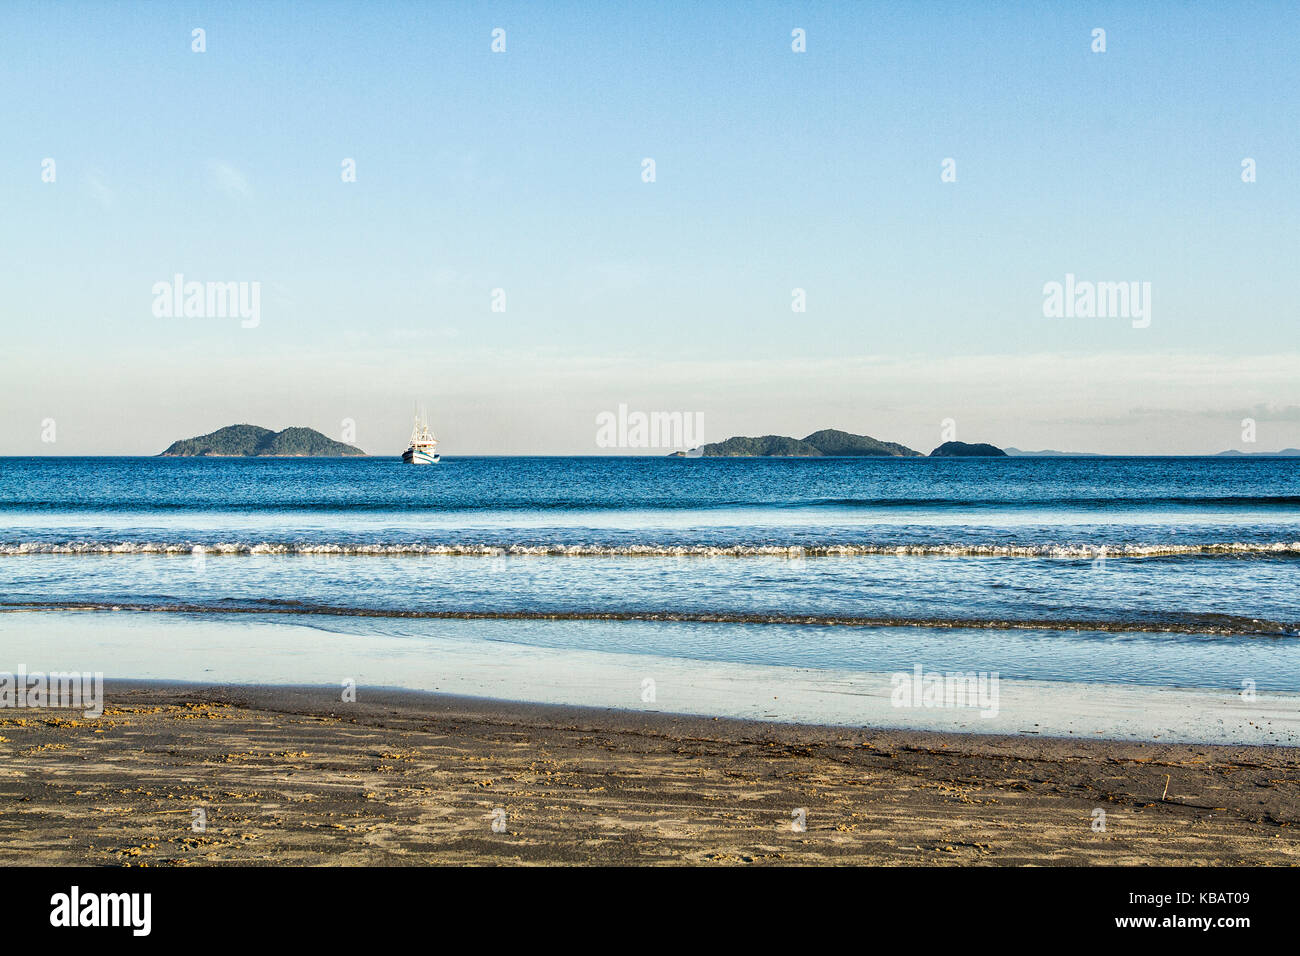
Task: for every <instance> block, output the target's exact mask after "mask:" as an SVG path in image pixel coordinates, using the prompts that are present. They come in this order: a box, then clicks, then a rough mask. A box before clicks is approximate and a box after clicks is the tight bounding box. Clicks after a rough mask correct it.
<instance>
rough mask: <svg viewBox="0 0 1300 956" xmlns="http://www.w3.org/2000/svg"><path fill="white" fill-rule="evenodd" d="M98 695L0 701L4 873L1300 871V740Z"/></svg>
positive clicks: (114, 692)
mask: <svg viewBox="0 0 1300 956" xmlns="http://www.w3.org/2000/svg"><path fill="white" fill-rule="evenodd" d="M107 699H108V701H109V706H108V707H107V708H106V710H105V713H104V715H103V717H101V718H98V719H86V718H83V717H82V716H81V715H80V714H79V713H71V712H68V711H32V710H27V711H14V710H10V711H0V864H4V865H14V864H19V865H21V864H61V863H89V864H110V865H117V864H134V865H143V864H148V865H154V866H156V865H196V864H220V863H251V864H277V863H280V864H408V863H409V864H431V863H462V864H463V863H491V864H499V863H605V864H610V863H613V864H647V863H693V864H706V865H711V864H741V865H750V864H760V863H785V864H825V863H874V864H890V865H893V864H921V865H965V864H983V865H989V864H1002V865H1007V864H1121V863H1124V864H1136V863H1165V864H1187V865H1196V864H1213V863H1220V864H1223V863H1227V864H1245V863H1250V864H1284V865H1287V864H1296V863H1300V825H1298V824H1297V819H1298V818H1300V750H1294V749H1286V748H1267V747H1220V746H1208V745H1206V746H1197V745H1169V744H1135V743H1113V742H1105V741H1091V740H1090V741H1075V740H1057V739H1038V738H1024V737H1017V738H1008V737H985V736H964V735H953V734H926V733H917V732H901V731H874V730H848V729H843V728H826V727H811V726H795V725H783V724H766V723H751V722H744V721H728V720H713V719H708V718H693V717H673V716H668V715H655V714H650V715H647V714H639V713H626V712H617V711H605V710H587V709H578V708H560V707H538V706H530V705H524V704H512V703H503V702H491V701H480V700H468V699H464V698H449V697H439V696H431V695H423V694H413V693H401V692H384V691H369V692H367V691H364V690H363V691H361V692H360V702H358V703H355V704H344V703H341V702H339V700H338V691H337V690H336V689H326V690H320V689H316V690H312V689H285V688H208V687H197V686H178V685H157V684H154V685H148V684H132V685H121V684H119V685H110V687H109V688H108V693H107ZM1166 787H1167V792H1166ZM196 807H204V808H206V812H207V832H206V833H196V832H193V830H192V829H191V824H192V820H193V813H192V810H193V809H194V808H196ZM497 808H501V809H502V810H504V811H505V823H506V829H505V832H502V833H495V832H493V830H492V820H493V811H494V810H495V809H497ZM796 808H803V809H804V810H806V815H807V830H806V832H795V830H794V829H793V827H792V823H793V818H792V811H794V810H795V809H796ZM1098 808H1100V809H1103V810H1105V812H1106V829H1105V832H1096V831H1094V830H1093V828H1092V824H1093V819H1094V816H1093V813H1094V810H1096V809H1098Z"/></svg>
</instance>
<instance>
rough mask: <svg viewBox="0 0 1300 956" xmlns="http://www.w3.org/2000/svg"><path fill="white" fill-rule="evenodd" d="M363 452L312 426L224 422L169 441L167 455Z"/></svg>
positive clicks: (336, 454)
mask: <svg viewBox="0 0 1300 956" xmlns="http://www.w3.org/2000/svg"><path fill="white" fill-rule="evenodd" d="M357 455H365V452H364V451H362V450H361V449H360V448H356V447H354V446H352V445H345V444H343V442H341V441H335V440H334V439H332V438H327V437H326V436H324V435H322V434H321V433H320V432H318V431H316V430H315V429H314V428H286V429H285V430H284V431H279V432H276V431H272V430H271V429H269V428H262V427H260V426H258V425H227V426H226V427H225V428H218V429H217V430H216V431H214V432H212V433H211V434H209V435H200V436H198V437H197V438H186V439H183V440H182V441H177V442H172V444H171V445H170V446H169V447H168V449H167V450H166V451H165V452H163V453H162V456H160V457H167V458H194V457H202V458H343V457H354V456H357Z"/></svg>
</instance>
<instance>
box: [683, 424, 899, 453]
mask: <svg viewBox="0 0 1300 956" xmlns="http://www.w3.org/2000/svg"><path fill="white" fill-rule="evenodd" d="M701 455H702V457H704V458H816V457H820V456H826V457H851V458H860V457H867V456H871V457H887V458H920V457H922V456H921V453H920V452H919V451H914V450H913V449H911V448H908V447H907V446H906V445H900V444H898V443H897V442H892V441H880V440H879V439H876V438H872V437H871V436H869V435H854V434H851V433H850V432H842V431H839V430H838V429H834V428H823V429H822V430H821V431H819V432H813V433H812V434H811V435H809V436H808V437H807V438H787V437H786V436H784V435H763V436H761V437H759V438H743V437H736V438H728V439H727V440H726V441H720V442H713V443H712V444H708V445H705V446H704V447H703V448H702V449H701Z"/></svg>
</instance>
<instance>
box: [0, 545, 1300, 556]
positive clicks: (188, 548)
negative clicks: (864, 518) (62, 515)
mask: <svg viewBox="0 0 1300 956" xmlns="http://www.w3.org/2000/svg"><path fill="white" fill-rule="evenodd" d="M196 552H198V553H203V554H205V555H214V556H220V555H232V556H238V555H286V556H312V555H340V556H351V557H404V556H412V557H419V556H424V555H433V556H436V555H447V556H466V557H500V556H521V557H527V556H553V557H570V558H583V557H732V558H748V557H773V558H804V557H809V558H816V557H859V556H871V555H916V556H937V557H1006V558H1065V559H1095V558H1098V557H1106V558H1148V557H1164V556H1175V555H1189V556H1194V555H1207V556H1213V555H1225V554H1227V555H1252V554H1258V555H1291V554H1300V541H1273V542H1254V541H1215V542H1200V543H1192V544H1171V543H1133V544H1105V545H1103V544H1090V543H1081V542H1070V543H1043V544H962V543H942V542H940V543H913V544H870V543H863V544H825V545H795V544H791V545H784V544H752V545H751V544H724V545H710V544H616V545H604V544H558V543H553V544H522V543H521V544H474V543H448V544H439V543H431V544H419V543H400V542H399V543H382V542H375V543H359V544H349V543H331V542H320V543H299V542H276V541H256V542H254V541H223V542H215V543H207V544H200V543H196V542H192V541H178V542H164V541H67V542H47V541H22V542H9V543H3V544H0V557H20V556H24V555H115V554H117V555H122V554H125V555H193V554H194V553H196Z"/></svg>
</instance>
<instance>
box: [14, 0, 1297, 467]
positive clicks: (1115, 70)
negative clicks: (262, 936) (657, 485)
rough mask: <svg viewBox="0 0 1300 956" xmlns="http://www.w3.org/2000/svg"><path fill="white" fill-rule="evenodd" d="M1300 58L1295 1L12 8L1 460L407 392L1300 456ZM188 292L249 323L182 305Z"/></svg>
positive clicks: (509, 424) (905, 433) (475, 438)
mask: <svg viewBox="0 0 1300 956" xmlns="http://www.w3.org/2000/svg"><path fill="white" fill-rule="evenodd" d="M196 28H202V29H203V30H204V31H205V33H206V52H202V53H196V52H193V50H192V43H193V40H192V31H193V30H194V29H196ZM495 28H502V29H504V30H505V31H506V33H505V37H506V49H505V52H502V53H494V52H492V49H491V44H492V31H493V30H494V29H495ZM796 28H799V29H802V30H804V31H806V44H807V50H806V52H803V53H796V52H794V51H793V50H792V49H791V44H792V37H791V31H792V30H794V29H796ZM1094 28H1102V29H1104V30H1105V31H1106V51H1105V52H1104V53H1095V52H1093V51H1092V46H1093V43H1094V41H1093V37H1092V31H1093V29H1094ZM1298 59H1300V7H1297V5H1296V4H1294V3H1281V2H1278V3H1240V4H1238V3H1226V2H1225V3H1217V4H1210V3H1188V2H1176V3H1143V4H1132V3H1118V4H1104V3H1073V2H1071V3H1042V2H1035V3H1023V4H1019V3H1017V4H999V3H994V2H970V3H959V2H948V3H937V2H936V3H890V4H874V3H848V2H844V3H837V4H815V3H788V4H787V3H766V2H765V3H740V2H733V3H730V4H709V3H702V4H683V3H672V2H665V3H644V4H636V5H633V4H621V3H620V4H613V3H599V2H591V3H582V4H579V3H558V2H557V3H542V2H527V3H520V4H505V3H490V2H489V3H451V2H426V3H391V2H355V3H344V2H335V3H325V2H321V3H305V2H299V3H292V4H290V3H275V2H257V3H225V2H223V3H215V2H212V3H174V4H171V3H169V4H163V3H107V2H87V3H60V4H49V3H32V4H27V3H21V2H15V0H7V2H5V3H4V4H0V222H2V223H3V226H2V227H0V255H2V257H3V263H4V265H3V275H4V282H3V296H0V330H2V332H3V339H2V340H0V341H2V344H0V349H2V350H3V354H4V356H5V360H4V364H3V368H4V372H5V374H4V385H3V387H2V388H0V454H62V455H71V454H153V453H156V452H158V451H161V450H162V448H164V447H165V446H166V445H167V444H169V443H170V442H171V441H172V440H174V439H176V438H182V437H189V436H192V435H196V434H200V433H204V432H207V431H211V430H213V429H215V428H217V427H219V426H222V425H226V424H232V423H237V422H251V423H255V424H261V425H265V426H268V427H273V428H282V427H285V426H287V425H298V424H301V425H309V426H312V427H315V428H318V429H320V430H321V431H324V432H326V433H327V434H330V435H331V436H333V437H339V436H340V434H341V429H342V427H343V425H342V423H343V421H344V420H345V419H351V420H353V421H355V423H356V442H357V444H359V445H360V446H361V447H362V448H364V449H365V450H367V451H369V452H371V453H375V454H394V455H395V454H399V453H400V452H401V451H402V449H403V448H404V447H405V439H406V437H407V435H408V433H409V428H410V425H409V416H410V410H411V407H412V404H413V403H415V402H420V403H422V404H424V405H426V406H428V408H429V410H430V416H431V419H432V425H433V427H434V429H435V431H436V432H437V433H438V435H439V437H440V438H441V439H442V440H443V451H444V452H445V453H447V454H452V455H454V454H477V453H485V454H515V453H540V454H595V453H599V452H601V451H602V449H600V448H597V447H596V445H595V437H596V425H595V419H596V416H597V415H598V414H599V413H600V412H602V411H613V410H616V409H617V408H618V406H619V405H620V404H626V405H628V407H629V408H630V409H632V410H644V411H647V412H649V411H685V412H701V413H703V415H704V425H705V438H706V439H708V440H720V439H722V438H725V437H727V436H728V435H732V434H765V433H778V434H792V435H797V436H802V435H804V434H807V433H809V432H811V431H814V430H816V429H819V428H823V427H838V428H843V429H846V430H849V431H855V432H863V433H867V434H871V435H873V436H875V437H878V438H882V439H886V440H893V441H901V442H904V443H906V444H908V445H911V446H913V447H916V448H919V449H921V450H923V451H928V450H930V449H931V448H932V447H934V446H935V445H937V444H938V443H939V441H940V439H941V437H942V435H941V423H942V421H943V420H944V419H947V418H951V419H953V420H954V421H955V422H956V433H957V437H958V438H959V439H962V440H966V441H989V442H993V443H995V444H998V445H1003V446H1006V445H1014V446H1017V447H1020V448H1042V447H1051V448H1068V449H1073V450H1085V451H1109V452H1118V453H1141V452H1152V453H1200V452H1214V451H1219V450H1222V449H1225V448H1244V449H1247V450H1252V449H1253V450H1274V449H1277V448H1280V447H1284V446H1287V445H1292V446H1297V445H1300V374H1298V373H1300V344H1298V341H1297V328H1298V323H1300V314H1298V311H1300V310H1298V309H1297V301H1298V298H1300V269H1298V268H1297V263H1298V262H1300V230H1298V228H1297V223H1300V201H1298V197H1300V122H1298V120H1300V116H1298V115H1297V114H1298V113H1300V69H1298V68H1297V65H1296V64H1297V60H1298ZM645 158H651V159H653V160H654V162H655V181H654V182H645V181H643V166H642V160H643V159H645ZM947 158H952V159H954V160H955V162H956V167H955V168H956V181H955V182H943V181H941V172H942V163H943V161H944V160H945V159H947ZM1246 158H1250V159H1253V160H1255V163H1256V177H1257V178H1256V181H1255V182H1253V183H1245V182H1243V181H1242V161H1243V159H1246ZM45 159H53V160H54V161H55V165H54V170H55V179H54V181H53V182H45V181H43V178H42V173H43V165H42V163H43V160H45ZM345 159H353V160H355V163H356V182H344V181H343V177H342V175H341V170H342V164H343V161H344V160H345ZM177 273H180V274H183V275H184V276H185V279H186V281H194V280H197V281H203V282H207V281H214V282H216V281H239V282H250V283H251V282H258V283H260V290H261V303H260V317H259V318H260V321H259V323H258V325H257V326H256V327H255V328H244V327H242V324H241V322H240V321H239V319H237V318H220V317H214V316H207V317H191V318H183V317H180V318H178V317H170V318H167V317H158V316H156V315H155V314H154V309H153V306H154V293H153V286H154V284H155V283H158V282H160V281H167V282H170V281H171V279H172V277H173V276H174V275H175V274H177ZM1067 274H1073V275H1075V276H1076V277H1077V278H1078V279H1079V280H1081V281H1082V280H1090V281H1114V282H1118V281H1137V282H1149V283H1150V284H1151V285H1150V288H1151V310H1150V318H1151V322H1150V325H1149V327H1147V328H1134V327H1133V323H1132V322H1131V321H1130V320H1129V319H1128V318H1125V317H1118V318H1114V317H1111V318H1080V317H1072V318H1048V317H1045V316H1044V314H1043V311H1044V310H1043V302H1044V294H1043V287H1044V284H1045V283H1048V282H1052V281H1056V282H1062V283H1064V282H1065V278H1066V275H1067ZM796 288H799V289H803V290H805V293H806V303H807V309H806V311H805V312H795V311H793V310H792V308H791V303H792V290H793V289H796ZM494 289H501V290H504V292H505V311H504V312H494V311H493V310H492V302H493V299H492V296H493V290H494ZM1245 417H1251V418H1254V419H1256V420H1257V423H1258V424H1257V443H1256V444H1254V445H1251V444H1248V443H1243V442H1242V428H1241V420H1242V419H1243V418H1245ZM49 419H53V421H54V422H55V434H56V440H55V441H54V442H47V441H42V435H43V432H44V433H45V434H46V435H47V437H48V428H47V427H46V426H45V425H44V424H43V423H45V422H47V420H49ZM614 450H615V451H617V449H614ZM624 453H626V452H624ZM655 453H661V452H658V451H656V452H655Z"/></svg>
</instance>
